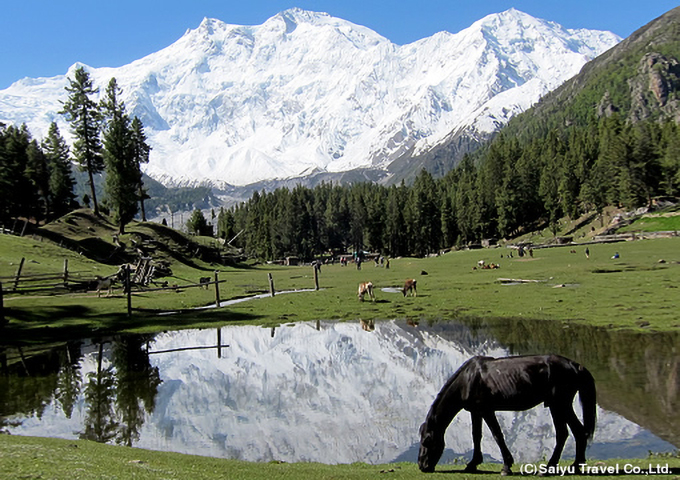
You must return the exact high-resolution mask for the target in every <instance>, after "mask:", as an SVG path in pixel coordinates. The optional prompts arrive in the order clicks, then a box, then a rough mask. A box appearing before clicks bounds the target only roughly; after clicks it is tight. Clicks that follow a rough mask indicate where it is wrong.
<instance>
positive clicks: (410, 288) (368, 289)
mask: <svg viewBox="0 0 680 480" xmlns="http://www.w3.org/2000/svg"><path fill="white" fill-rule="evenodd" d="M416 283H417V282H416V280H415V279H414V278H409V279H407V280H406V282H404V288H402V289H401V293H403V294H404V296H407V295H408V294H409V293H410V294H411V295H412V296H414V297H417V296H418V291H417V290H416ZM366 295H368V297H369V298H370V299H371V301H373V302H375V295H374V294H373V283H372V282H361V283H360V284H359V289H358V290H357V297H358V298H359V301H361V302H363V301H364V297H365V296H366Z"/></svg>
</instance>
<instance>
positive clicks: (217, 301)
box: [215, 270, 220, 308]
mask: <svg viewBox="0 0 680 480" xmlns="http://www.w3.org/2000/svg"><path fill="white" fill-rule="evenodd" d="M215 306H216V307H217V308H220V276H219V272H218V271H217V270H215Z"/></svg>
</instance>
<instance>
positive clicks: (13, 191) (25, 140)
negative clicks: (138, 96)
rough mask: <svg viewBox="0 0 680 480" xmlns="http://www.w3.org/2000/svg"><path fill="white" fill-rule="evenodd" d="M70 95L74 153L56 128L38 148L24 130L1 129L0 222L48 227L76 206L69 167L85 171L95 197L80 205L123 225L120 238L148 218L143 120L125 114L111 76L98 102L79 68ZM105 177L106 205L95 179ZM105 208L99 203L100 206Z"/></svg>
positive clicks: (67, 110) (67, 105)
mask: <svg viewBox="0 0 680 480" xmlns="http://www.w3.org/2000/svg"><path fill="white" fill-rule="evenodd" d="M68 83H69V84H68V86H67V87H66V91H67V93H68V97H67V99H66V101H65V102H63V108H62V110H61V111H60V112H59V113H60V114H62V115H64V116H65V118H66V120H67V121H68V122H69V125H70V128H71V133H72V134H73V137H74V142H73V146H72V148H70V147H69V146H68V145H67V143H66V141H65V140H64V138H63V137H62V135H61V133H60V131H59V128H58V127H57V124H56V122H53V123H52V124H51V125H50V128H49V130H48V133H47V137H46V138H45V139H43V140H42V141H41V142H38V141H37V140H35V139H33V138H32V136H31V134H30V132H29V131H28V128H27V127H26V125H22V126H20V127H16V126H12V125H10V126H7V125H4V124H0V221H2V222H7V221H9V220H10V219H12V218H18V217H24V218H28V219H35V220H36V221H37V222H39V221H50V220H52V219H55V218H58V217H60V216H62V215H64V214H66V213H68V212H69V211H71V210H73V209H74V208H77V207H78V206H79V205H78V201H77V199H76V198H75V194H74V186H75V180H74V178H73V172H72V170H71V168H72V161H75V163H76V164H77V165H78V167H79V168H81V169H82V170H83V171H85V172H87V175H88V184H89V188H90V195H88V196H85V197H84V198H83V199H82V202H83V203H84V204H85V205H86V206H90V205H91V206H92V208H93V211H94V213H95V214H96V215H99V213H100V207H103V208H104V209H105V210H106V211H107V212H108V213H110V214H111V215H112V216H113V218H114V221H115V222H116V223H117V224H118V228H119V231H120V233H124V231H125V225H126V224H127V223H129V222H130V221H131V220H132V219H133V218H134V217H135V215H136V214H137V213H138V212H139V211H140V210H141V214H142V218H143V219H145V211H144V199H145V198H148V196H147V195H146V192H145V189H144V184H143V182H142V172H141V164H143V163H147V162H148V161H149V152H150V150H151V148H150V147H149V145H148V144H147V143H146V135H145V133H144V126H143V125H142V122H141V120H139V118H137V117H134V118H130V116H129V115H128V114H127V112H126V108H125V104H124V103H123V101H122V100H121V98H120V97H121V90H120V88H119V87H118V84H117V82H116V79H115V78H112V79H111V80H110V82H109V84H108V86H107V88H106V91H105V93H104V95H103V97H102V99H101V100H100V101H99V102H96V101H95V100H94V97H95V96H96V95H97V94H98V93H99V89H97V88H95V87H94V85H93V82H92V79H91V78H90V76H89V74H88V72H87V71H86V70H85V69H84V68H82V67H79V68H78V69H76V71H75V74H74V79H70V78H69V79H68ZM104 171H106V181H105V185H104V192H105V195H106V198H105V199H104V201H103V202H100V201H99V200H98V199H97V194H96V190H95V183H94V177H95V175H97V174H99V173H102V172H104ZM100 203H101V204H100Z"/></svg>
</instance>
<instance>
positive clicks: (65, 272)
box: [64, 258, 68, 286]
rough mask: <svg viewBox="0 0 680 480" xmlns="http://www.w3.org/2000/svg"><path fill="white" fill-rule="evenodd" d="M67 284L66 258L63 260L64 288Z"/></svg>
mask: <svg viewBox="0 0 680 480" xmlns="http://www.w3.org/2000/svg"><path fill="white" fill-rule="evenodd" d="M67 283H68V258H65V259H64V286H66V284H67Z"/></svg>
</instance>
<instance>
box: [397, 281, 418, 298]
mask: <svg viewBox="0 0 680 480" xmlns="http://www.w3.org/2000/svg"><path fill="white" fill-rule="evenodd" d="M409 292H411V293H412V294H413V296H414V297H417V296H418V291H417V290H416V280H415V279H413V278H409V279H408V280H406V282H405V283H404V288H402V289H401V293H403V294H404V296H406V294H407V293H409Z"/></svg>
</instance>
